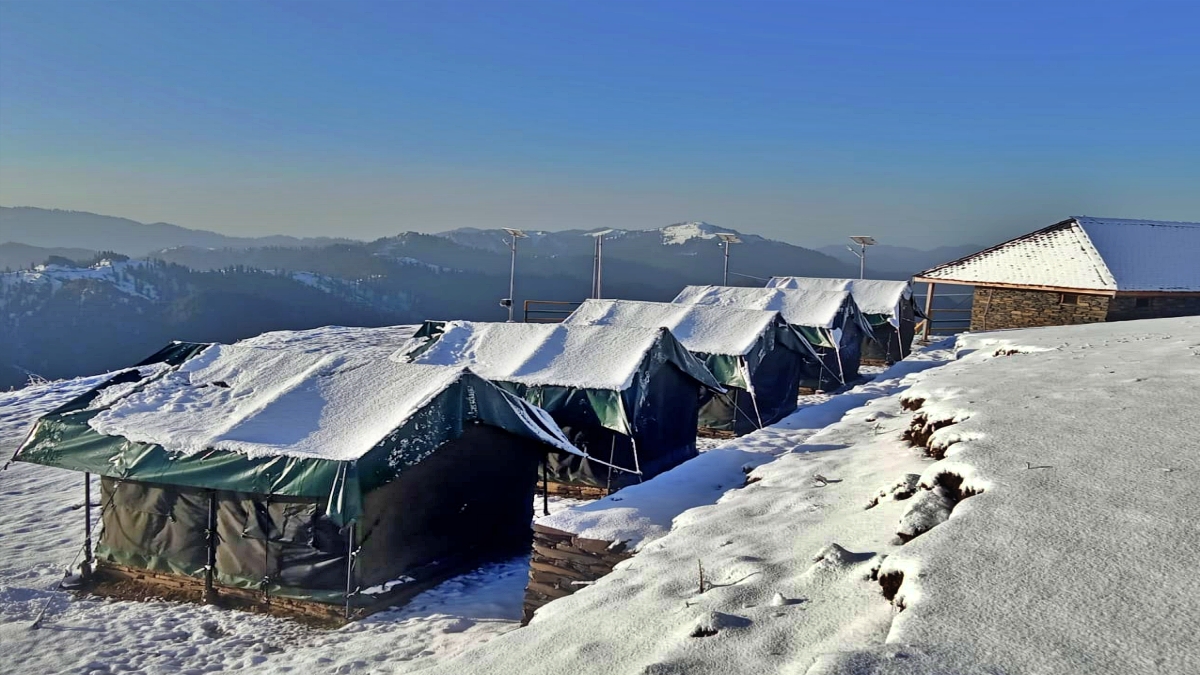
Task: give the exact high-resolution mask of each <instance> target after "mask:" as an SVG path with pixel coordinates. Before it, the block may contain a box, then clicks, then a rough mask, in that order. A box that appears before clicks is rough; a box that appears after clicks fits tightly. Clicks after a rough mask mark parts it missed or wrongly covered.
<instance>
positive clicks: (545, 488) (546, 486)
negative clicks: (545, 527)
mask: <svg viewBox="0 0 1200 675" xmlns="http://www.w3.org/2000/svg"><path fill="white" fill-rule="evenodd" d="M542 515H543V516H548V515H550V456H549V455H547V456H546V458H545V459H543V460H542Z"/></svg>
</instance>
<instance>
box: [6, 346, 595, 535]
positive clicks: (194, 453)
mask: <svg viewBox="0 0 1200 675" xmlns="http://www.w3.org/2000/svg"><path fill="white" fill-rule="evenodd" d="M413 330H414V327H412V326H402V327H396V328H390V329H353V328H340V327H334V328H324V329H315V330H311V331H296V332H280V333H271V334H266V335H262V336H259V337H257V338H253V339H250V340H246V341H243V342H239V343H236V344H233V345H225V344H211V345H204V344H194V343H175V344H173V345H171V346H169V347H168V348H166V349H164V350H162V351H161V352H159V354H157V355H155V357H151V359H148V360H147V361H146V362H144V363H143V364H139V366H138V367H135V368H131V369H128V370H125V371H121V372H119V373H117V374H115V375H114V376H113V377H112V378H109V379H107V380H105V381H104V382H102V383H100V384H98V385H97V386H96V387H94V388H92V389H90V390H89V391H87V392H85V393H83V394H82V395H80V396H79V397H78V398H76V399H74V400H73V401H71V402H69V403H67V404H66V405H64V406H62V407H60V408H58V409H55V410H53V411H51V412H49V413H48V414H47V415H45V416H44V417H42V418H41V419H40V420H39V421H38V423H37V425H36V426H35V427H34V430H33V432H32V433H31V435H30V437H29V439H28V440H27V441H26V442H25V443H24V444H23V445H22V447H21V448H20V450H19V451H18V453H17V456H16V459H18V460H21V461H28V462H33V463H38V464H46V465H50V466H58V467H62V468H69V469H74V470H77V471H90V472H93V473H97V474H100V475H104V476H113V477H117V478H122V479H131V480H152V481H154V482H160V483H166V484H176V485H191V486H196V487H204V488H212V489H228V490H237V491H243V492H253V493H265V494H281V495H289V496H300V497H327V498H328V500H329V501H328V509H329V511H328V512H329V513H331V514H335V515H336V517H337V518H342V517H346V518H353V517H355V514H357V512H358V509H359V506H360V505H361V502H360V501H359V498H360V496H361V494H362V493H364V492H365V491H367V490H369V489H373V487H375V486H378V485H381V484H383V483H386V482H387V481H389V480H391V479H392V478H394V477H395V476H397V475H399V474H400V473H401V472H403V471H404V470H406V469H407V468H408V467H410V466H413V465H416V464H417V463H420V462H421V461H423V460H424V459H425V458H426V457H428V456H429V455H430V454H432V453H433V452H434V451H435V450H436V449H437V448H438V447H440V446H441V445H442V444H444V443H446V442H448V441H451V440H454V439H456V438H458V437H459V436H460V435H461V433H462V430H463V429H464V428H465V427H466V426H467V425H469V424H471V423H474V422H480V423H484V424H489V425H491V426H495V427H498V428H500V429H504V430H505V431H508V432H510V433H512V434H514V435H517V436H520V437H523V438H526V439H529V440H531V441H535V442H538V443H542V444H545V445H548V446H550V447H554V448H557V449H559V450H562V451H566V452H568V453H571V454H582V453H581V452H580V451H579V450H578V449H577V448H575V447H574V446H573V445H572V444H571V443H570V442H569V441H568V440H567V439H566V437H565V436H564V435H563V433H562V430H561V429H559V427H558V425H557V424H556V423H555V422H554V421H553V419H552V418H551V417H550V416H549V415H548V414H547V413H546V412H545V411H543V410H541V409H540V408H537V407H536V406H534V405H532V404H530V403H528V402H526V401H524V400H522V399H520V398H519V397H516V396H513V395H512V394H509V393H508V392H505V391H504V390H502V389H500V388H499V387H497V386H495V385H494V384H492V383H490V382H488V381H487V380H485V379H484V378H482V377H480V376H478V375H476V374H475V373H472V372H471V371H470V370H468V369H467V368H464V367H448V366H432V365H417V364H411V363H399V362H396V361H394V360H392V359H391V358H389V357H390V354H391V352H392V351H393V350H394V349H395V348H396V347H397V346H398V345H399V344H403V342H404V338H405V337H406V336H407V335H411V333H412V332H413Z"/></svg>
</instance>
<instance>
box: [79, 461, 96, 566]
mask: <svg viewBox="0 0 1200 675" xmlns="http://www.w3.org/2000/svg"><path fill="white" fill-rule="evenodd" d="M93 562H94V561H93V560H92V474H90V473H87V472H84V474H83V564H82V565H80V567H79V571H80V576H81V577H83V578H84V579H85V580H86V579H90V578H91V576H92V566H93Z"/></svg>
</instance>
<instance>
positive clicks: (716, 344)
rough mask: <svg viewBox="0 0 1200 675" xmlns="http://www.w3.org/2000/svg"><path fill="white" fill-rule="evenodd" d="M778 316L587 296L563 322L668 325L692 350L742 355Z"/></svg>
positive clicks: (601, 324)
mask: <svg viewBox="0 0 1200 675" xmlns="http://www.w3.org/2000/svg"><path fill="white" fill-rule="evenodd" d="M778 316H779V312H775V311H767V310H758V309H740V308H737V307H718V306H712V305H682V304H676V303H672V302H637V301H633V300H588V301H586V302H584V303H583V304H582V305H580V306H579V308H578V309H576V310H575V312H574V313H572V314H571V316H570V317H568V318H567V320H566V321H565V322H564V323H566V324H568V325H590V326H642V327H648V328H657V327H665V328H667V329H668V330H670V331H671V334H672V335H674V336H675V339H677V340H679V342H680V344H682V345H683V347H684V349H687V350H688V351H690V352H696V353H701V354H726V355H732V356H742V355H744V354H746V353H748V352H749V351H750V350H751V349H753V348H754V345H755V343H757V342H758V340H759V338H761V337H762V335H763V333H764V332H766V331H767V330H768V329H770V328H771V326H772V324H773V323H774V322H775V320H776V317H778Z"/></svg>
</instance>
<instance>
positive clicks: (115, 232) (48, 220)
mask: <svg viewBox="0 0 1200 675" xmlns="http://www.w3.org/2000/svg"><path fill="white" fill-rule="evenodd" d="M345 241H349V240H346V239H335V238H329V237H320V238H315V239H300V238H297V237H287V236H273V237H230V236H227V235H224V234H218V233H216V232H209V231H207V230H192V229H188V228H186V227H180V226H179V225H172V224H170V223H139V222H137V221H136V220H129V219H128V218H116V217H113V216H101V215H97V214H95V213H88V212H86V211H63V210H60V209H39V208H33V207H25V206H18V207H10V206H0V244H3V243H6V242H15V243H20V244H28V245H31V246H39V247H51V248H54V247H59V248H83V249H90V250H93V251H118V252H120V253H124V254H125V255H128V256H134V257H139V256H144V255H148V254H150V253H153V252H155V251H160V250H162V249H166V248H174V247H176V246H196V247H200V248H249V247H253V246H323V245H327V244H332V243H337V242H345Z"/></svg>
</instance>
